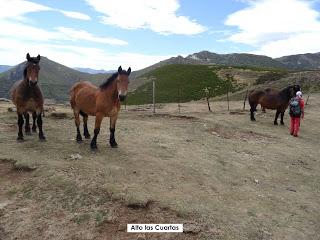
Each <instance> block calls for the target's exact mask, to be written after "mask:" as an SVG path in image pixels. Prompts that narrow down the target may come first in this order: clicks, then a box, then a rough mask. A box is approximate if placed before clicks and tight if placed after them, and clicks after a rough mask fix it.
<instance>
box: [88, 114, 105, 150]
mask: <svg viewBox="0 0 320 240" xmlns="http://www.w3.org/2000/svg"><path fill="white" fill-rule="evenodd" d="M103 116H104V115H103V113H100V112H99V113H96V121H95V124H94V136H93V138H92V140H91V149H92V150H95V149H97V148H98V147H97V137H98V134H99V132H100V126H101V122H102V119H103Z"/></svg>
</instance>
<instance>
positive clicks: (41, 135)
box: [37, 111, 46, 141]
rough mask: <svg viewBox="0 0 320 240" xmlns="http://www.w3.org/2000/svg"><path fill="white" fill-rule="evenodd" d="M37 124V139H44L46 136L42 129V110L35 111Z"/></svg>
mask: <svg viewBox="0 0 320 240" xmlns="http://www.w3.org/2000/svg"><path fill="white" fill-rule="evenodd" d="M37 125H38V128H39V139H40V140H41V141H45V140H46V137H45V136H44V133H43V130H42V111H39V112H37Z"/></svg>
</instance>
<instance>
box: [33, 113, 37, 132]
mask: <svg viewBox="0 0 320 240" xmlns="http://www.w3.org/2000/svg"><path fill="white" fill-rule="evenodd" d="M36 121H37V113H36V112H33V113H32V132H33V133H36V132H37V125H36Z"/></svg>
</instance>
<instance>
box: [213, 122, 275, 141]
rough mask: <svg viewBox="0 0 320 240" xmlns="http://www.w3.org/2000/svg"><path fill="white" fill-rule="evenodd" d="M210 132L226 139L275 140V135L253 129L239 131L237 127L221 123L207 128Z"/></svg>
mask: <svg viewBox="0 0 320 240" xmlns="http://www.w3.org/2000/svg"><path fill="white" fill-rule="evenodd" d="M207 131H208V132H209V133H211V134H212V135H215V136H218V137H222V138H225V139H236V140H242V141H259V140H268V141H271V140H274V139H276V138H275V137H273V136H271V135H268V134H262V133H257V132H253V131H239V130H237V129H231V128H227V127H223V126H220V125H216V126H215V127H213V128H209V129H207Z"/></svg>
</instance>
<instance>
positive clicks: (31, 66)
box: [24, 53, 40, 86]
mask: <svg viewBox="0 0 320 240" xmlns="http://www.w3.org/2000/svg"><path fill="white" fill-rule="evenodd" d="M39 62H40V55H38V56H37V57H30V55H29V53H28V54H27V63H26V67H25V69H24V78H25V79H26V80H27V81H28V82H29V85H30V86H32V85H33V86H34V85H36V84H37V83H38V78H39V71H40V66H39Z"/></svg>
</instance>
